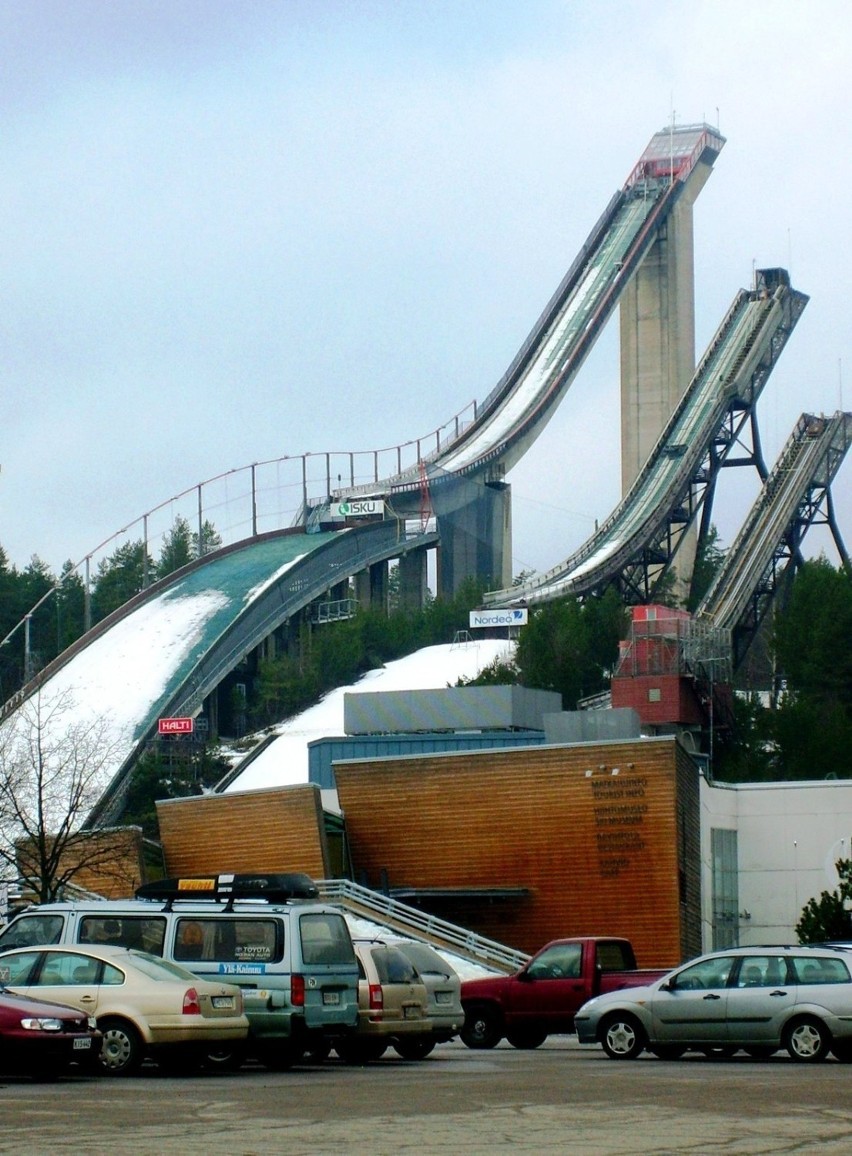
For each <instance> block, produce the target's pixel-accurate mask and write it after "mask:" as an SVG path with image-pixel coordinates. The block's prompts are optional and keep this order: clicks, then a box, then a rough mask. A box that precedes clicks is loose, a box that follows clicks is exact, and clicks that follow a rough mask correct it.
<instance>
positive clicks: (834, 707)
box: [774, 558, 852, 779]
mask: <svg viewBox="0 0 852 1156" xmlns="http://www.w3.org/2000/svg"><path fill="white" fill-rule="evenodd" d="M774 641H775V653H776V657H777V661H778V665H779V668H780V670H781V671H782V673H783V675H784V676H785V679H786V692H785V695H784V697H783V699H782V701H781V703H780V705H779V707H778V710H777V711H776V713H775V718H774V737H775V742H776V743H777V747H778V751H779V762H780V765H781V768H782V774H783V776H784V777H785V778H788V779H811V778H825V777H826V776H828V775H830V776H832V777H835V776H836V777H837V778H850V777H852V576H850V574H849V573H848V572H847V571H846V570H843V569H835V568H834V567H832V566H831V565H830V564H829V563H828V562H827V561H826V560H825V558H820V559H818V560H816V561H813V562H807V563H805V565H804V566H802V568H801V569H800V571H799V573H798V574H797V576H796V580H795V582H794V583H793V587H792V592H791V596H790V600H789V604H788V605H787V607H786V608H785V610H784V611H783V612H782V613H781V614H779V615H778V617H777V619H776V628H775V640H774Z"/></svg>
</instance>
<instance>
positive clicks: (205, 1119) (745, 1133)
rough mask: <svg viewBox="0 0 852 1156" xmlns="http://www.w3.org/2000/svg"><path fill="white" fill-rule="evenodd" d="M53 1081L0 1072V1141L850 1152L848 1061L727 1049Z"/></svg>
mask: <svg viewBox="0 0 852 1156" xmlns="http://www.w3.org/2000/svg"><path fill="white" fill-rule="evenodd" d="M389 1057H391V1058H388V1057H386V1058H384V1059H382V1060H381V1061H379V1062H378V1063H375V1064H370V1065H368V1066H366V1067H361V1068H359V1067H346V1066H344V1065H343V1064H341V1063H340V1062H338V1061H335V1060H334V1059H332V1060H329V1061H327V1062H326V1063H325V1064H323V1065H321V1066H317V1067H310V1066H307V1065H299V1066H297V1067H295V1068H293V1069H292V1070H291V1071H289V1072H280V1073H278V1072H269V1071H266V1070H265V1069H263V1068H261V1067H247V1068H245V1069H243V1071H241V1072H239V1073H236V1074H233V1075H225V1074H215V1075H208V1076H187V1077H185V1078H176V1077H174V1076H168V1077H167V1076H163V1075H160V1073H159V1071H158V1070H157V1069H156V1068H155V1067H154V1066H147V1067H146V1068H144V1069H143V1071H142V1072H141V1073H140V1074H139V1075H138V1076H134V1077H130V1078H127V1079H110V1078H104V1077H101V1078H93V1077H71V1078H65V1079H63V1080H60V1081H59V1082H57V1083H55V1084H36V1083H33V1082H31V1081H29V1080H26V1079H24V1078H16V1077H5V1078H2V1079H0V1152H14V1153H19V1152H20V1153H27V1154H31V1153H32V1154H40V1153H63V1152H75V1153H95V1154H99V1153H110V1154H112V1156H124V1154H129V1153H133V1154H134V1156H136V1154H148V1153H151V1154H152V1156H153V1154H155V1153H156V1154H159V1153H163V1152H182V1153H187V1154H195V1153H203V1154H205V1156H219V1154H225V1153H227V1154H229V1156H254V1154H257V1156H261V1154H263V1156H268V1154H269V1153H283V1154H286V1156H290V1154H294V1156H295V1154H302V1153H304V1154H308V1153H310V1154H312V1156H313V1154H321V1156H324V1154H326V1153H328V1154H331V1153H334V1154H335V1156H340V1154H341V1153H346V1154H349V1153H358V1154H360V1153H369V1154H371V1156H384V1154H388V1156H390V1154H399V1153H403V1154H409V1153H410V1154H417V1156H430V1154H431V1153H442V1154H443V1153H465V1154H471V1156H479V1154H485V1153H493V1152H495V1151H506V1152H509V1151H511V1152H519V1153H533V1152H534V1153H557V1152H559V1153H584V1154H591V1156H598V1154H600V1156H606V1154H609V1153H612V1154H616V1153H618V1154H619V1156H625V1154H627V1156H631V1154H635V1153H660V1154H669V1153H672V1154H675V1153H677V1154H681V1153H690V1154H701V1156H704V1154H707V1156H719V1154H728V1153H750V1154H752V1156H759V1154H763V1153H766V1154H770V1153H771V1154H772V1156H779V1154H783V1153H811V1152H814V1153H815V1152H819V1153H820V1154H823V1153H824V1154H826V1156H833V1154H834V1153H841V1152H842V1153H844V1154H847V1153H849V1152H850V1151H852V1106H850V1096H849V1092H850V1086H851V1085H852V1066H849V1065H843V1064H839V1063H837V1062H835V1061H833V1060H828V1061H826V1062H824V1063H821V1064H815V1065H808V1064H796V1063H793V1061H791V1060H790V1059H788V1058H787V1057H786V1055H785V1054H782V1053H779V1054H778V1055H777V1056H775V1057H773V1058H772V1059H771V1060H762V1061H757V1060H752V1059H749V1058H747V1057H746V1056H744V1055H743V1056H737V1057H734V1058H733V1059H728V1060H712V1061H711V1060H706V1059H704V1058H703V1057H699V1056H687V1057H684V1058H683V1059H681V1060H678V1061H676V1062H669V1061H663V1060H658V1059H656V1058H654V1057H652V1056H648V1055H644V1056H642V1057H640V1058H639V1059H637V1060H634V1061H619V1062H616V1061H613V1060H609V1059H607V1058H606V1057H605V1056H604V1054H603V1052H602V1051H601V1050H600V1049H599V1048H581V1047H580V1046H579V1045H578V1044H577V1043H576V1041H574V1040H573V1039H569V1038H567V1037H552V1038H551V1039H550V1040H548V1041H547V1043H546V1044H545V1045H544V1046H543V1047H542V1048H539V1049H538V1050H536V1051H528V1052H522V1051H516V1050H515V1049H513V1048H510V1047H509V1046H508V1045H506V1044H502V1045H501V1046H500V1047H498V1048H496V1049H494V1050H493V1051H469V1050H468V1049H467V1048H465V1047H463V1046H462V1045H461V1044H458V1043H452V1044H445V1045H442V1046H441V1047H439V1048H437V1049H436V1050H435V1051H434V1052H433V1053H432V1055H431V1056H430V1057H429V1058H428V1059H427V1060H424V1061H422V1062H420V1063H414V1062H407V1061H403V1060H400V1059H397V1058H395V1053H393V1052H391V1053H389Z"/></svg>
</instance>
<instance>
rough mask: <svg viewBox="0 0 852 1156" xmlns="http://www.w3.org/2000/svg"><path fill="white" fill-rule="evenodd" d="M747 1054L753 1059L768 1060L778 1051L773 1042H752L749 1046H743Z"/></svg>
mask: <svg viewBox="0 0 852 1156" xmlns="http://www.w3.org/2000/svg"><path fill="white" fill-rule="evenodd" d="M743 1051H744V1052H745V1054H746V1055H747V1056H751V1058H752V1059H753V1060H768V1059H769V1057H770V1056H774V1055H775V1053H776V1052H777V1051H778V1049H777V1048H773V1046H772V1045H771V1044H752V1045H751V1046H750V1047H748V1048H743Z"/></svg>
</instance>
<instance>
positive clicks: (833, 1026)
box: [576, 947, 852, 1063]
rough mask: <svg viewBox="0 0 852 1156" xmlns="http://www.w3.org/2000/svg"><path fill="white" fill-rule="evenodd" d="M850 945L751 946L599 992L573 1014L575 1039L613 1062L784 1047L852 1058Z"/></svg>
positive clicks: (759, 1053)
mask: <svg viewBox="0 0 852 1156" xmlns="http://www.w3.org/2000/svg"><path fill="white" fill-rule="evenodd" d="M850 965H852V952H848V951H844V950H843V949H832V948H813V947H749V948H737V949H732V950H728V951H719V952H714V953H713V954H711V955H704V956H701V957H700V958H699V959H695V960H692V961H691V962H690V963H687V964H684V965H683V966H681V967H679V968H676V969H675V970H674V971H672V972H669V974H668V975H666V976H664V977H663V978H662V979H660V980H657V982H656V983H652V984H649V985H648V986H647V987H633V988H629V989H627V990H624V991H613V992H607V994H606V995H601V996H598V997H597V998H596V999H591V1000H589V1002H588V1003H586V1004H585V1005H584V1006H583V1007H582V1008H581V1009H580V1011H579V1013H578V1014H577V1017H576V1027H577V1035H578V1037H579V1040H580V1043H582V1044H594V1043H599V1044H601V1045H602V1046H603V1049H604V1051H605V1052H606V1053H607V1055H608V1056H610V1057H611V1058H612V1059H614V1060H630V1059H634V1058H635V1057H636V1056H638V1055H639V1054H640V1053H641V1052H642V1051H644V1050H645V1049H646V1048H647V1049H648V1051H650V1052H652V1053H653V1054H654V1055H656V1056H659V1057H660V1058H661V1059H678V1058H679V1057H680V1056H682V1055H683V1053H684V1052H686V1051H690V1050H692V1051H701V1052H704V1053H705V1054H706V1055H708V1056H712V1055H733V1054H734V1053H735V1052H737V1051H739V1050H740V1049H742V1050H744V1051H746V1052H747V1053H748V1054H749V1055H751V1056H755V1057H758V1058H759V1057H764V1056H771V1055H772V1054H773V1053H774V1052H776V1051H778V1049H779V1048H786V1050H787V1051H788V1052H789V1054H790V1056H791V1057H792V1058H793V1059H794V1060H799V1061H803V1062H814V1061H818V1060H822V1059H824V1058H825V1057H826V1056H827V1055H828V1053H829V1052H832V1053H833V1054H834V1055H835V1056H836V1058H837V1059H838V1060H841V1061H843V1062H845V1063H849V1062H852V971H850Z"/></svg>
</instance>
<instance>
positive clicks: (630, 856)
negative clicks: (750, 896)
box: [334, 737, 701, 967]
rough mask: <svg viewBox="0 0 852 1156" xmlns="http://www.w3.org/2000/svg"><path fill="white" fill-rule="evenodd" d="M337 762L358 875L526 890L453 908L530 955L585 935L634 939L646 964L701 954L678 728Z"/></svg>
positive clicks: (690, 816) (693, 781)
mask: <svg viewBox="0 0 852 1156" xmlns="http://www.w3.org/2000/svg"><path fill="white" fill-rule="evenodd" d="M334 770H335V777H336V780H337V786H338V794H339V797H340V802H341V805H342V807H343V811H344V814H345V817H346V829H347V834H348V838H349V844H350V852H351V856H352V862H353V867H354V871H355V878H356V879H360V878H363V877H366V880H367V882H368V883H369V884H370V885H371V886H378V885H379V884H380V882H382V881H383V880H384V879H385V878H386V879H387V882H388V884H389V885H390V886H391V887H412V888H421V889H430V888H431V889H441V888H500V887H504V888H505V887H522V888H527V889H529V892H530V894H529V896H528V898H526V899H522V900H508V901H499V900H495V901H493V902H488V901H485V900H482V899H479V900H476V901H474V902H470V901H468V902H467V903H465V902H464V901H460V902H459V903H457V904H455V907H454V910H453V911H449V910H446V917H447V918H454V917H456V918H458V920H459V922H462V923H464V924H466V925H467V926H470V927H473V928H475V929H476V930H478V931H480V932H481V933H483V934H485V935H488V936H490V937H492V938H494V939H497V940H500V941H501V942H504V943H507V944H510V945H512V946H515V947H518V948H520V949H522V950H525V951H530V952H531V951H535V950H536V949H537V948H539V947H540V946H541V945H542V944H543V943H545V942H547V941H548V940H549V939H553V938H556V937H558V936H562V935H584V934H588V935H624V936H627V937H628V938H629V939H631V940H632V941H633V944H634V946H635V948H636V952H637V956H638V959H639V963H640V965H641V966H646V967H653V966H674V965H675V964H677V963H679V962H680V961H681V960H682V959H684V958H688V957H689V956H691V955H694V954H696V953H697V952H698V951H700V946H701V945H700V903H699V871H700V860H699V838H700V836H699V807H698V770H697V768H696V766H695V765H694V764H693V762H692V760H691V759H690V758H689V756H688V755H687V754H686V752H685V751H684V750H683V749H682V748H681V747H680V746H679V745H678V744H677V743H676V741H675V740H674V739H673V738H668V737H666V738H658V739H641V740H639V739H637V740H633V741H628V742H606V743H594V744H591V743H584V744H576V745H571V746H547V747H528V748H513V749H510V750H506V751H500V750H489V751H482V752H475V753H471V752H459V753H452V754H443V755H428V756H416V757H409V758H399V759H381V760H378V759H375V760H367V759H364V760H356V761H351V762H340V763H336V764H335V768H334ZM616 771H617V773H616ZM424 905H425V901H424ZM432 909H433V910H436V909H435V908H434V907H433V908H432Z"/></svg>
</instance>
